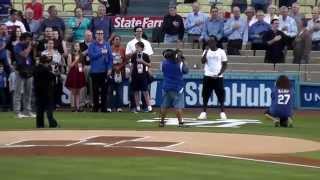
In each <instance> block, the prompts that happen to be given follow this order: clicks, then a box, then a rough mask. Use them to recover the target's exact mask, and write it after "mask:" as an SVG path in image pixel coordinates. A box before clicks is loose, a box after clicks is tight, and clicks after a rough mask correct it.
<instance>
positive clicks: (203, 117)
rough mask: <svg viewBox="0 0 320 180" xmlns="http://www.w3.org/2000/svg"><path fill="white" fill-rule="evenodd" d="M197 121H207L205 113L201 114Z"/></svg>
mask: <svg viewBox="0 0 320 180" xmlns="http://www.w3.org/2000/svg"><path fill="white" fill-rule="evenodd" d="M198 119H199V120H205V119H207V113H206V112H201V113H200V115H199V116H198Z"/></svg>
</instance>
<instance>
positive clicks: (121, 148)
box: [0, 130, 320, 167]
mask: <svg viewBox="0 0 320 180" xmlns="http://www.w3.org/2000/svg"><path fill="white" fill-rule="evenodd" d="M317 150H320V142H314V141H309V140H302V139H294V138H286V137H272V136H261V135H246V134H224V133H203V132H164V131H162V132H152V131H89V130H87V131H80V130H76V131H68V130H58V131H52V130H41V131H9V132H0V156H3V155H5V156H7V155H14V156H17V155H18V156H31V155H32V156H39V155H46V156H127V157H128V156H185V155H190V154H198V155H212V156H217V155H221V156H235V157H243V158H250V159H258V160H267V161H277V162H285V163H295V164H301V165H312V166H318V167H320V160H313V159H307V158H299V157H293V156H289V155H288V154H291V153H296V152H306V151H317Z"/></svg>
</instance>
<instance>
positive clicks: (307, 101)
mask: <svg viewBox="0 0 320 180" xmlns="http://www.w3.org/2000/svg"><path fill="white" fill-rule="evenodd" d="M300 107H301V108H320V84H301V85H300Z"/></svg>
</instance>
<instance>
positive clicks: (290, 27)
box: [279, 6, 298, 49]
mask: <svg viewBox="0 0 320 180" xmlns="http://www.w3.org/2000/svg"><path fill="white" fill-rule="evenodd" d="M280 14H281V15H280V17H279V23H280V24H279V30H280V31H282V32H283V33H284V34H285V35H287V36H288V37H289V38H288V41H287V44H288V49H292V43H293V41H294V39H295V38H296V36H297V35H298V26H297V23H296V21H295V20H294V19H293V18H292V17H290V16H289V10H288V8H287V7H285V6H282V7H281V8H280Z"/></svg>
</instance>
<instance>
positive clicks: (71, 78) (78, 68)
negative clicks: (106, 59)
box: [66, 42, 86, 112]
mask: <svg viewBox="0 0 320 180" xmlns="http://www.w3.org/2000/svg"><path fill="white" fill-rule="evenodd" d="M68 69H69V70H68V71H69V72H68V76H67V80H66V87H67V88H68V89H69V90H70V91H71V96H72V98H71V99H72V101H71V108H72V112H82V111H83V109H82V108H81V106H80V91H81V89H82V88H83V87H85V85H86V79H85V74H84V56H83V55H82V53H81V49H80V44H79V43H78V42H76V43H74V44H73V46H72V52H71V54H69V55H68Z"/></svg>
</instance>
